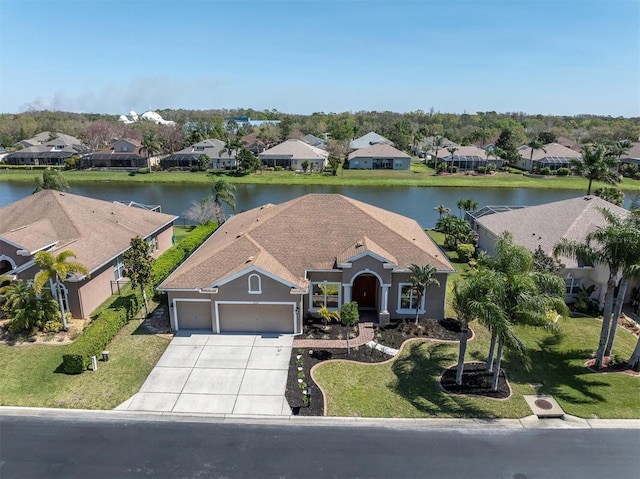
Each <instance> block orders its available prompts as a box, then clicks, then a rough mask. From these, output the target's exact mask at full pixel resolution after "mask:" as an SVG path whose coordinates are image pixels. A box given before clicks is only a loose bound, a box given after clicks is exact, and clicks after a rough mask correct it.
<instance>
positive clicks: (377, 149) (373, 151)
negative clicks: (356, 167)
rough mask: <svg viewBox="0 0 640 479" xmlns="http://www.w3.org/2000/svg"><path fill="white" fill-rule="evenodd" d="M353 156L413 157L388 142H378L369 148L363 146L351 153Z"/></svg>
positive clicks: (350, 156) (351, 157) (350, 155)
mask: <svg viewBox="0 0 640 479" xmlns="http://www.w3.org/2000/svg"><path fill="white" fill-rule="evenodd" d="M353 158H411V157H410V156H409V155H407V154H406V153H404V152H402V151H400V150H398V149H397V148H394V147H393V146H391V145H387V144H386V143H377V144H375V145H371V146H370V147H368V148H361V149H359V150H356V151H353V152H351V153H350V154H349V159H350V160H351V159H353Z"/></svg>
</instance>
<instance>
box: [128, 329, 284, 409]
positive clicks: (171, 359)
mask: <svg viewBox="0 0 640 479" xmlns="http://www.w3.org/2000/svg"><path fill="white" fill-rule="evenodd" d="M292 342H293V336H286V335H277V334H274V335H260V334H212V333H210V332H202V331H198V330H180V331H178V333H176V335H175V336H174V338H173V339H172V340H171V344H169V346H168V347H167V349H166V351H165V352H164V354H163V355H162V357H161V358H160V360H159V361H158V364H156V367H155V368H154V369H153V371H151V374H149V376H148V377H147V380H146V381H145V383H144V384H143V385H142V387H141V388H140V392H138V393H137V394H135V395H134V396H133V397H131V398H130V399H128V400H127V401H125V402H124V403H123V404H121V405H120V406H118V407H117V408H116V409H119V410H127V411H153V412H175V413H196V414H203V413H204V414H238V415H270V416H281V415H287V416H289V415H291V409H290V408H289V405H288V403H287V400H286V399H285V396H284V392H285V388H286V384H287V372H288V369H289V358H290V355H291V345H292Z"/></svg>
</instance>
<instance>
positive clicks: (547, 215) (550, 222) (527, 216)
mask: <svg viewBox="0 0 640 479" xmlns="http://www.w3.org/2000/svg"><path fill="white" fill-rule="evenodd" d="M598 208H606V209H608V210H610V211H611V212H613V213H615V214H617V215H620V216H625V215H627V214H628V211H627V210H625V209H624V208H620V207H619V206H616V205H614V204H612V203H609V202H608V201H605V200H603V199H601V198H598V197H597V196H581V197H578V198H571V199H568V200H563V201H555V202H553V203H546V204H543V205H538V206H529V207H527V208H521V209H517V210H511V211H505V212H500V213H494V214H491V215H487V216H483V217H481V218H478V219H477V220H476V222H477V223H478V224H480V225H482V226H483V227H485V228H486V229H488V230H489V231H491V232H492V233H493V234H495V235H496V236H498V235H500V234H501V233H502V232H503V231H511V233H512V234H513V239H514V241H515V242H516V243H517V244H520V245H522V246H525V247H527V248H528V249H529V250H531V251H535V250H536V249H537V248H538V245H539V246H540V247H541V248H542V250H543V251H544V252H545V253H547V254H548V255H551V254H552V252H553V247H554V246H555V244H556V243H557V242H558V241H560V239H562V238H567V239H568V240H572V241H583V240H584V239H585V237H586V236H587V234H589V233H590V232H592V231H595V230H596V228H598V227H600V226H604V225H606V221H605V219H604V217H603V216H602V213H600V211H599V210H598ZM562 262H563V263H564V264H565V265H566V266H567V267H575V266H576V265H577V263H576V262H575V261H574V260H571V259H568V258H563V259H562Z"/></svg>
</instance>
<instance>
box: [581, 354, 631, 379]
mask: <svg viewBox="0 0 640 479" xmlns="http://www.w3.org/2000/svg"><path fill="white" fill-rule="evenodd" d="M611 359H612V358H611V356H606V357H605V358H604V365H603V367H602V368H600V369H598V368H596V367H595V364H596V359H595V358H592V359H590V360H589V361H587V362H586V363H585V367H586V368H588V369H589V371H592V372H594V373H624V374H628V375H629V376H640V371H634V370H633V369H631V368H630V367H629V363H627V362H626V361H624V362H616V363H611V362H610V361H611Z"/></svg>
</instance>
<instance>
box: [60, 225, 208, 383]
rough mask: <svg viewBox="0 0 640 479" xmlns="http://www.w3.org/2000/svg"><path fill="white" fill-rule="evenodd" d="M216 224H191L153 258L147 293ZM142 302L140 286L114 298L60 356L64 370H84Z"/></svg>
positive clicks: (150, 291)
mask: <svg viewBox="0 0 640 479" xmlns="http://www.w3.org/2000/svg"><path fill="white" fill-rule="evenodd" d="M217 227H218V225H217V223H210V224H206V225H201V226H198V227H196V228H194V229H193V231H191V233H189V234H188V235H187V236H185V237H184V238H183V239H182V240H181V241H179V242H178V243H176V244H175V245H173V246H172V247H171V248H169V249H168V250H167V251H165V252H164V253H163V254H162V255H161V256H160V257H159V258H158V259H157V260H155V261H154V263H153V267H152V270H153V276H152V278H153V280H152V281H153V284H152V285H150V286H149V291H147V293H148V294H149V293H151V294H152V293H153V290H154V289H155V287H156V286H158V284H160V282H161V281H162V280H164V279H165V278H166V277H167V276H168V275H169V274H170V273H171V272H172V271H173V270H174V269H176V268H177V267H178V265H180V264H181V263H182V261H184V259H185V258H186V257H187V256H189V255H190V254H191V253H192V252H193V251H194V250H195V249H196V248H197V247H198V246H200V245H201V244H202V243H204V241H205V240H206V239H207V238H208V237H209V236H210V235H211V234H212V233H213V232H214V231H215V229H216V228H217ZM141 304H142V294H141V293H140V289H139V288H135V289H134V290H132V291H131V292H130V293H129V294H127V295H125V296H120V297H119V298H117V299H116V300H115V301H113V303H112V304H111V305H110V306H109V308H107V309H105V310H104V311H102V312H101V313H100V314H99V315H98V317H97V318H96V319H95V320H94V321H93V323H91V325H90V326H89V327H88V328H87V329H86V330H85V331H84V332H83V333H82V335H81V336H80V337H79V338H78V339H77V341H76V342H75V343H73V344H72V345H71V346H69V348H68V349H67V352H66V353H65V354H64V355H63V356H62V364H63V368H64V372H65V373H67V374H80V373H82V372H83V371H85V370H86V369H87V367H88V366H89V364H91V356H97V355H99V354H100V352H102V350H104V348H105V347H106V346H107V345H108V344H109V342H110V341H111V340H112V339H113V337H114V336H115V335H116V334H117V333H118V332H119V331H120V330H121V329H122V327H123V326H124V325H125V324H127V322H128V321H129V320H130V319H131V318H133V316H134V315H135V314H136V312H137V311H138V309H139V308H140V305H141Z"/></svg>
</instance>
